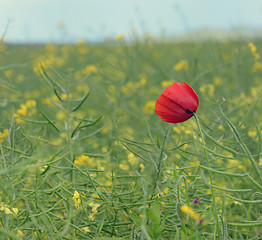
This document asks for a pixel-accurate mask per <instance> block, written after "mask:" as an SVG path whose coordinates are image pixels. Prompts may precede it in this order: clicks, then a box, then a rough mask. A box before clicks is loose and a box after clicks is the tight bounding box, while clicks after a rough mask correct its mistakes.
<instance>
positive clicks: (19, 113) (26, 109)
mask: <svg viewBox="0 0 262 240" xmlns="http://www.w3.org/2000/svg"><path fill="white" fill-rule="evenodd" d="M35 107H36V101H35V100H27V101H26V103H25V104H21V105H20V108H19V109H18V110H16V112H15V113H14V117H15V120H16V122H17V123H22V122H23V120H22V117H25V116H32V114H33V113H34V111H35Z"/></svg>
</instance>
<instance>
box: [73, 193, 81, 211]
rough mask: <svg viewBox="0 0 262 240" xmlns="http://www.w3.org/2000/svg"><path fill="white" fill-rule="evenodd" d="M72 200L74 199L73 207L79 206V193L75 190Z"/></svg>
mask: <svg viewBox="0 0 262 240" xmlns="http://www.w3.org/2000/svg"><path fill="white" fill-rule="evenodd" d="M73 200H74V205H75V207H76V208H79V206H80V204H81V198H80V194H79V193H78V191H76V190H75V192H74V196H73Z"/></svg>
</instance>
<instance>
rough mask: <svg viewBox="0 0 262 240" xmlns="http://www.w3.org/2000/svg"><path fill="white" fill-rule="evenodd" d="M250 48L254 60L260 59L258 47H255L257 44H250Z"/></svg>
mask: <svg viewBox="0 0 262 240" xmlns="http://www.w3.org/2000/svg"><path fill="white" fill-rule="evenodd" d="M248 46H249V48H250V50H251V53H252V55H253V57H254V59H255V60H258V59H260V56H259V54H258V53H257V47H256V46H255V44H254V43H252V42H250V43H249V44H248Z"/></svg>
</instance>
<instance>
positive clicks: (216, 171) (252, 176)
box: [0, 39, 262, 239]
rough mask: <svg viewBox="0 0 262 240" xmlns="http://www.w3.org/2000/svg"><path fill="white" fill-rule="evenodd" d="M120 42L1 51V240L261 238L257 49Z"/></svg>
mask: <svg viewBox="0 0 262 240" xmlns="http://www.w3.org/2000/svg"><path fill="white" fill-rule="evenodd" d="M120 41H121V44H113V43H110V44H109V43H108V44H107V43H105V44H102V45H86V44H84V43H83V42H81V41H80V42H78V43H77V44H75V45H64V46H56V45H52V44H47V45H45V46H38V45H36V46H16V45H1V46H0V48H1V50H0V51H1V52H0V84H1V88H0V91H1V95H0V106H1V109H0V111H1V116H2V117H1V125H0V126H1V129H0V131H1V133H0V151H1V154H0V157H1V163H0V164H1V169H0V175H1V178H0V184H1V189H0V191H1V192H0V193H1V194H0V210H1V211H0V236H1V239H21V238H23V239H91V238H101V239H106V238H111V237H115V238H121V239H130V238H131V239H215V236H217V237H218V239H258V237H259V236H260V235H261V234H262V227H261V225H262V219H261V202H262V201H261V190H262V181H261V180H262V177H261V165H262V158H261V149H262V146H261V141H262V140H261V139H262V138H261V133H262V132H261V128H262V125H261V122H262V113H261V109H262V103H261V80H262V75H261V74H262V62H261V61H260V52H261V51H260V49H262V46H261V44H260V43H256V44H255V45H254V44H252V43H249V44H248V43H245V42H226V43H214V42H204V43H192V44H189V43H188V44H171V43H153V42H152V41H151V40H150V39H145V40H143V41H134V42H133V43H132V44H127V43H125V42H124V40H123V39H121V40H120ZM174 81H178V82H181V83H182V82H183V81H184V82H187V83H189V84H190V85H191V86H192V87H193V88H194V89H195V90H196V92H197V94H198V96H199V103H200V104H199V108H198V117H196V118H195V119H194V118H191V119H190V120H188V121H187V122H184V123H180V124H168V123H164V122H161V120H160V119H159V118H158V117H157V116H156V114H155V113H154V104H155V101H156V99H157V98H158V97H159V95H160V94H161V93H162V91H163V89H164V88H165V87H167V86H168V85H170V84H172V83H173V82H174Z"/></svg>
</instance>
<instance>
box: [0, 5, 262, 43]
mask: <svg viewBox="0 0 262 240" xmlns="http://www.w3.org/2000/svg"><path fill="white" fill-rule="evenodd" d="M8 19H10V20H11V23H10V27H9V28H8V32H7V34H6V37H5V40H6V41H11V42H46V41H56V42H57V41H63V42H75V41H77V40H78V39H86V40H89V41H96V40H98V41H99V40H103V39H104V38H105V37H111V38H114V36H116V35H118V34H121V33H124V34H125V35H127V36H128V35H130V32H131V29H132V28H133V27H134V28H135V29H136V30H137V32H138V33H142V32H143V31H144V30H146V31H149V32H151V33H153V34H154V35H155V36H156V37H158V36H160V35H161V33H162V30H163V29H164V30H165V35H166V36H174V35H177V34H183V33H185V32H187V31H192V30H197V29H201V28H205V27H208V28H211V29H217V28H219V29H231V28H234V27H239V26H240V27H243V26H244V27H257V28H261V29H262V1H261V0H0V36H1V35H2V34H3V31H4V28H5V26H6V24H7V22H8ZM60 22H63V23H64V24H65V27H64V28H63V29H58V23H60Z"/></svg>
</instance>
